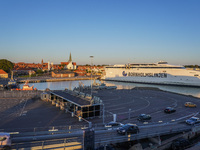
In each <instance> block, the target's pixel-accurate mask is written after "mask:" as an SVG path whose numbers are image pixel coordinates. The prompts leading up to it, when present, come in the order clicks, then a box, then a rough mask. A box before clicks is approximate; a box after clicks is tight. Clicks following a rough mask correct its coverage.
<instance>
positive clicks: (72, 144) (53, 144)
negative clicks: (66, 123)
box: [12, 138, 83, 150]
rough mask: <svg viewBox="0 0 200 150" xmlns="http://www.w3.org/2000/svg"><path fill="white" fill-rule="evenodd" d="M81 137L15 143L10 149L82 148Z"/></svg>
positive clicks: (74, 149)
mask: <svg viewBox="0 0 200 150" xmlns="http://www.w3.org/2000/svg"><path fill="white" fill-rule="evenodd" d="M82 141H83V140H82V138H65V139H55V140H42V141H33V142H28V143H24V142H23V143H16V144H12V149H14V150H18V149H21V148H23V149H24V150H25V149H30V148H31V149H41V150H45V149H48V150H51V149H52V150H53V149H54V150H55V149H57V150H58V149H62V150H63V149H64V150H65V149H66V150H71V149H73V150H78V149H82V148H83V145H82Z"/></svg>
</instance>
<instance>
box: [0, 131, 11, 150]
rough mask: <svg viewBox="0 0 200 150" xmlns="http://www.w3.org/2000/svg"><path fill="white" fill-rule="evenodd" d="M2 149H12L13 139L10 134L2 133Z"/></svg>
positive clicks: (0, 144) (0, 141)
mask: <svg viewBox="0 0 200 150" xmlns="http://www.w3.org/2000/svg"><path fill="white" fill-rule="evenodd" d="M0 149H4V150H9V149H11V137H10V134H9V133H0Z"/></svg>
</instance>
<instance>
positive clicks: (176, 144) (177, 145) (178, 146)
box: [171, 138, 191, 150]
mask: <svg viewBox="0 0 200 150" xmlns="http://www.w3.org/2000/svg"><path fill="white" fill-rule="evenodd" d="M190 144H191V143H190V142H189V141H188V140H187V139H184V138H179V139H176V140H174V141H172V145H171V148H172V149H173V150H182V149H185V148H188V147H189V146H190Z"/></svg>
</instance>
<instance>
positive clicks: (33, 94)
mask: <svg viewBox="0 0 200 150" xmlns="http://www.w3.org/2000/svg"><path fill="white" fill-rule="evenodd" d="M41 93H42V91H39V90H35V91H0V98H40V95H41Z"/></svg>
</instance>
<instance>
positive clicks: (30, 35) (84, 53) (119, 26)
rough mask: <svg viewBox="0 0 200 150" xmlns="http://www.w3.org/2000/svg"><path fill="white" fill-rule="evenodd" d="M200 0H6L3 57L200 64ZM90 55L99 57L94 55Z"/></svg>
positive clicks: (0, 7) (1, 18)
mask: <svg viewBox="0 0 200 150" xmlns="http://www.w3.org/2000/svg"><path fill="white" fill-rule="evenodd" d="M199 8H200V1H199V0H0V59H8V60H10V61H12V62H14V63H17V62H26V63H41V60H42V59H43V61H44V62H48V61H49V62H53V63H54V64H60V62H64V61H68V60H69V55H70V53H71V55H72V60H73V61H74V62H76V63H77V64H78V65H85V64H91V61H92V63H93V64H95V65H102V64H107V65H112V64H127V63H155V62H158V61H160V60H162V61H167V62H168V63H169V64H175V65H189V64H197V65H200V59H199V58H200V9H199ZM90 56H94V58H93V59H92V60H91V58H90Z"/></svg>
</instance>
